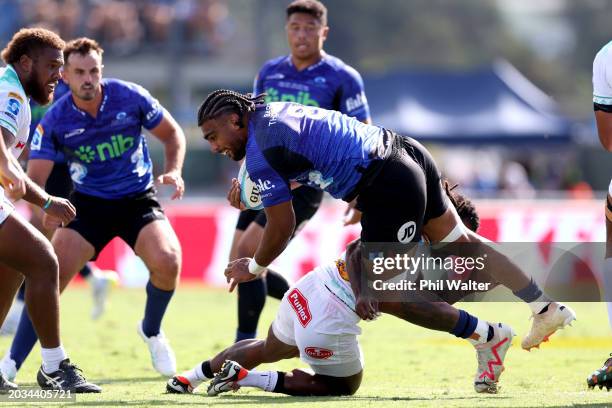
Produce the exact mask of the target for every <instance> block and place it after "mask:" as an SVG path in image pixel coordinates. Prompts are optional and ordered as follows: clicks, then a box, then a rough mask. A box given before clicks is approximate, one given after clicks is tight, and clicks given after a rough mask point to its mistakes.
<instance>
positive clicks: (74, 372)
mask: <svg viewBox="0 0 612 408" xmlns="http://www.w3.org/2000/svg"><path fill="white" fill-rule="evenodd" d="M65 368H66V369H67V370H66V371H65V372H66V373H67V377H69V379H70V380H71V381H74V382H86V380H85V377H84V376H83V374H81V373H82V372H83V370H81V369H80V368H79V367H78V366H77V365H76V364H72V363H68V364H66V366H65Z"/></svg>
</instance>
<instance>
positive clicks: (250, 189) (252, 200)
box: [238, 160, 264, 210]
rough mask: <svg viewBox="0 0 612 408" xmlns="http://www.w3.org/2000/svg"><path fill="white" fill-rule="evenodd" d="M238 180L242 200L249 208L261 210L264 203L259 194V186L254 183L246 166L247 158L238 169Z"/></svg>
mask: <svg viewBox="0 0 612 408" xmlns="http://www.w3.org/2000/svg"><path fill="white" fill-rule="evenodd" d="M238 182H239V183H240V201H242V203H243V204H244V206H245V207H246V208H247V209H249V210H261V209H263V208H264V207H263V204H262V202H261V196H260V195H259V187H258V185H257V184H255V183H253V180H251V178H250V177H249V172H248V171H247V168H246V160H243V161H242V165H241V166H240V171H238Z"/></svg>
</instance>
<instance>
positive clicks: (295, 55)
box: [230, 0, 370, 341]
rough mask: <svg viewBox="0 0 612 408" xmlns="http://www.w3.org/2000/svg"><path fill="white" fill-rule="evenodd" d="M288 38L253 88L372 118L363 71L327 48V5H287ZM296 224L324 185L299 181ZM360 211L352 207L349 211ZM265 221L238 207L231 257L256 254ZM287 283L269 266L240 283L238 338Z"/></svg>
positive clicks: (249, 332)
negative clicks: (268, 298)
mask: <svg viewBox="0 0 612 408" xmlns="http://www.w3.org/2000/svg"><path fill="white" fill-rule="evenodd" d="M286 14H287V21H286V26H285V30H286V32H287V43H288V44H289V48H290V51H291V53H290V54H289V55H284V56H281V57H277V58H274V59H271V60H269V61H267V62H266V63H265V64H264V65H263V67H262V68H261V69H260V71H259V73H258V74H257V77H256V78H255V83H254V84H253V93H254V94H255V95H257V94H260V93H262V92H265V93H266V102H276V101H288V102H298V103H301V104H303V105H308V106H316V107H321V108H325V109H332V110H336V111H339V112H342V113H345V114H347V115H349V116H352V117H355V118H357V119H358V120H360V121H362V122H365V123H369V122H370V112H369V107H368V104H367V100H366V97H365V92H364V87H363V80H362V79H361V76H360V75H359V73H358V72H357V71H356V70H355V69H353V68H352V67H350V66H348V65H346V64H345V63H344V62H342V61H341V60H340V59H338V58H336V57H334V56H331V55H329V54H327V53H326V52H325V51H323V43H324V42H325V40H326V39H327V34H328V32H329V27H328V26H327V9H326V7H325V6H324V5H323V4H322V3H321V2H319V1H317V0H296V1H293V2H292V3H290V4H289V5H288V6H287V9H286ZM292 196H293V200H292V205H293V211H294V213H295V219H296V222H295V223H296V228H295V231H294V235H295V234H296V233H297V232H298V231H299V230H300V229H301V228H302V227H303V226H304V224H305V223H306V222H307V221H308V220H309V219H310V218H312V217H313V216H314V214H315V213H316V212H317V209H318V208H319V206H320V204H321V200H322V199H323V191H321V190H319V189H316V188H313V187H310V186H300V187H298V188H296V189H295V190H293V191H292ZM347 212H350V213H351V214H356V212H354V211H347ZM265 226H266V214H265V212H264V211H256V210H244V211H242V212H241V213H240V216H239V218H238V223H237V225H236V231H235V232H234V239H233V241H232V247H231V250H230V261H233V260H235V259H238V258H244V257H252V256H253V255H254V254H255V250H256V249H257V245H258V244H259V241H261V238H262V236H263V231H264V227H265ZM287 289H289V284H288V283H287V281H286V279H285V278H284V277H283V276H282V275H281V274H279V273H277V272H274V271H272V270H270V269H268V270H267V271H266V273H265V275H264V276H262V278H260V279H256V280H253V281H251V282H245V283H242V284H240V285H239V286H238V329H237V331H236V341H240V340H243V339H250V338H254V337H255V336H256V331H257V323H258V321H259V316H260V314H261V311H262V310H263V307H264V304H265V301H266V295H267V294H269V295H270V296H272V297H275V298H277V299H282V297H283V295H284V294H285V292H286V291H287Z"/></svg>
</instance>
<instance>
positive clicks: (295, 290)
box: [272, 272, 364, 377]
mask: <svg viewBox="0 0 612 408" xmlns="http://www.w3.org/2000/svg"><path fill="white" fill-rule="evenodd" d="M359 320H360V319H359V316H357V315H356V314H355V312H353V311H352V310H351V309H349V308H348V307H347V306H346V305H344V304H343V303H342V302H341V301H340V300H339V299H338V298H336V297H335V296H334V295H333V294H332V293H331V292H330V291H329V290H328V289H327V288H326V287H325V286H324V284H323V282H322V281H321V279H320V278H319V277H318V276H317V275H316V274H315V273H312V272H311V273H309V274H307V275H305V276H304V277H302V279H300V280H299V281H298V282H297V283H296V284H295V285H294V286H292V287H291V289H289V290H288V291H287V293H285V296H284V297H283V300H282V301H281V304H280V307H279V309H278V312H277V315H276V319H275V320H274V322H272V331H273V333H274V335H275V336H276V337H277V338H278V339H279V340H280V341H282V342H283V343H285V344H289V345H291V346H296V347H298V349H299V350H300V359H301V360H302V361H304V362H305V363H307V364H308V365H310V367H311V368H312V370H313V371H314V372H315V373H316V374H321V375H328V376H332V377H349V376H351V375H355V374H357V373H359V372H360V371H361V370H362V369H363V365H364V363H363V354H362V352H361V347H360V346H359V342H358V341H357V335H359V334H361V329H360V328H359V326H358V325H357V324H358V323H359Z"/></svg>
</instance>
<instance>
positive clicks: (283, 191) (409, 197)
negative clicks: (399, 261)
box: [198, 90, 575, 349]
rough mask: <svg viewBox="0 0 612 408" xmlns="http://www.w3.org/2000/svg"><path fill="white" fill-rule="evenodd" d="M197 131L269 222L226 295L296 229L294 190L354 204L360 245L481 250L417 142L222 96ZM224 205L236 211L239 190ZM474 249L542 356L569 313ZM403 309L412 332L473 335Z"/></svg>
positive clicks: (421, 308) (450, 311)
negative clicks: (253, 187) (526, 319)
mask: <svg viewBox="0 0 612 408" xmlns="http://www.w3.org/2000/svg"><path fill="white" fill-rule="evenodd" d="M198 125H199V126H200V128H201V130H202V133H203V135H204V138H205V139H206V140H207V141H208V142H209V143H210V145H211V148H212V150H213V151H214V152H217V153H223V154H225V155H227V156H228V157H230V158H232V159H233V160H242V159H243V158H244V159H245V161H246V168H247V170H248V173H249V175H250V177H251V179H252V180H253V181H254V182H255V183H257V184H258V185H259V190H260V191H259V193H260V195H261V199H262V202H263V205H264V208H265V211H266V216H267V220H268V222H267V224H266V227H265V228H264V233H263V238H262V240H261V241H260V243H259V246H258V248H257V251H256V252H255V255H254V257H252V258H240V259H237V260H235V261H233V262H230V264H229V265H228V267H227V269H226V271H225V275H226V277H227V280H228V282H229V283H230V290H233V289H234V288H235V286H236V285H237V284H238V283H241V282H245V281H250V280H253V279H255V278H256V277H257V276H258V275H260V274H261V273H262V272H263V271H265V269H266V267H267V266H268V265H269V264H270V263H271V262H272V261H273V260H274V259H275V258H276V257H277V256H278V255H280V253H282V251H283V250H284V248H285V246H286V245H287V242H288V240H289V238H290V237H291V234H292V233H293V230H294V228H295V214H294V212H293V208H292V206H291V190H290V183H292V182H297V183H299V184H306V185H310V186H316V187H318V188H320V189H322V190H325V191H327V192H329V193H330V194H331V195H332V196H333V197H335V198H340V199H343V200H344V201H347V202H349V201H352V200H355V199H356V200H357V208H358V209H359V210H361V211H362V213H363V215H362V219H361V226H362V230H361V239H362V241H363V242H364V243H376V242H378V243H385V242H386V243H398V242H399V243H402V244H408V243H410V242H418V241H419V240H420V239H421V235H426V236H427V237H428V238H429V240H430V242H432V243H438V242H446V243H449V242H468V243H474V244H482V243H486V240H485V239H484V238H482V237H480V236H479V235H478V234H476V233H474V232H471V231H467V230H466V229H465V228H463V227H462V223H461V221H460V219H459V217H458V215H457V212H456V211H455V209H454V208H453V206H449V205H448V200H447V199H446V197H445V193H444V190H443V188H442V185H441V182H440V173H439V172H438V170H437V166H436V164H435V162H434V160H433V158H432V157H431V155H430V154H429V152H428V151H427V150H426V149H425V148H424V147H423V146H422V145H421V144H419V143H418V142H417V141H415V140H414V139H411V138H409V137H403V136H400V135H397V134H395V133H394V132H393V131H390V130H387V129H384V128H380V127H377V126H372V125H368V124H364V123H361V122H359V121H358V120H356V119H354V118H350V117H348V116H346V115H343V114H341V113H339V112H335V111H330V110H326V109H322V108H315V107H310V106H304V105H300V104H296V103H287V102H272V103H268V104H264V100H263V95H258V96H254V97H253V96H251V95H242V94H240V93H237V92H234V91H228V90H218V91H215V92H213V93H211V94H210V95H209V96H208V97H207V98H206V100H205V101H204V102H203V103H202V105H201V106H200V108H199V110H198ZM228 198H229V199H230V202H231V203H232V205H234V206H236V207H238V206H240V185H239V183H238V181H237V180H234V181H233V185H232V188H231V190H230V192H229V194H228ZM478 248H479V250H480V251H482V252H480V255H479V256H482V255H483V254H486V256H487V259H488V262H491V264H490V265H495V267H494V268H487V272H488V273H489V274H490V276H491V277H492V279H494V280H495V281H497V282H499V283H500V284H503V285H504V286H506V287H507V288H509V289H511V290H512V291H513V292H514V294H515V295H516V296H518V297H519V298H520V299H522V300H523V301H524V302H526V303H527V304H528V305H529V307H530V309H531V310H532V313H533V317H534V319H533V325H532V327H531V329H530V332H529V333H528V335H527V336H526V337H525V338H524V339H523V342H522V347H523V348H524V349H531V348H532V347H537V346H539V345H540V343H542V342H543V341H546V340H547V339H548V337H549V336H550V335H551V334H552V333H554V332H555V331H556V330H558V329H559V328H562V327H565V326H566V325H568V324H569V323H570V322H571V321H572V320H574V319H575V314H574V312H573V311H572V310H571V309H570V308H568V307H567V306H565V305H563V304H561V303H558V302H554V301H552V300H551V299H549V298H548V297H547V296H546V295H545V294H544V293H543V292H542V290H541V289H540V288H539V287H538V285H537V284H536V283H535V281H534V280H533V279H532V278H530V277H528V276H527V275H526V274H525V273H524V272H523V271H522V270H520V269H519V268H518V267H517V266H516V265H515V264H514V263H512V262H511V261H510V260H509V259H508V258H507V257H505V256H503V255H501V254H500V253H498V252H497V251H496V250H495V249H493V248H492V247H490V246H488V245H486V244H484V245H479V247H478ZM354 282H361V281H360V280H355V281H354ZM355 295H356V298H357V308H358V309H357V311H358V312H360V315H361V316H362V317H368V316H369V315H371V314H372V313H373V312H374V311H375V306H374V305H373V304H372V301H371V299H369V298H368V296H369V295H368V294H362V293H355ZM408 307H410V308H414V309H415V310H414V315H413V316H414V323H416V324H420V325H424V326H425V327H428V328H431V329H436V330H442V331H448V332H451V333H454V334H456V335H459V336H461V337H463V336H466V335H467V336H469V335H470V334H469V333H468V332H469V331H470V330H471V328H472V327H473V326H474V322H475V321H476V320H477V319H475V318H474V317H473V316H471V315H470V314H469V313H467V312H465V311H459V310H457V309H454V308H447V307H441V306H439V305H438V304H435V303H417V302H414V303H413V304H410V305H408ZM408 312H411V311H410V310H409V311H408ZM424 315H426V316H425V317H426V319H423V316H424ZM411 321H412V320H411ZM495 330H497V329H495Z"/></svg>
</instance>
